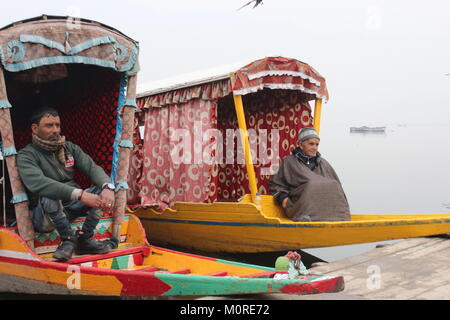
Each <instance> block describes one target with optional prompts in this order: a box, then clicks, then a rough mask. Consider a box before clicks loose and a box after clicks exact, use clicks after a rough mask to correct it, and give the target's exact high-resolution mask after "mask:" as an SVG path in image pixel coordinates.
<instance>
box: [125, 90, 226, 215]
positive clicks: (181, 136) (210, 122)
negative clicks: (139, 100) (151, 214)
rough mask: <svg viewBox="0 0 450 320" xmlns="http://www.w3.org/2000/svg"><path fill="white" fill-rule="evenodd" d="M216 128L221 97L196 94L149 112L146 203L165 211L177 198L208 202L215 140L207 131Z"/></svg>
mask: <svg viewBox="0 0 450 320" xmlns="http://www.w3.org/2000/svg"><path fill="white" fill-rule="evenodd" d="M216 127H217V100H202V99H193V100H190V101H188V102H186V103H181V104H172V105H168V106H165V107H163V108H158V107H154V108H149V109H147V110H146V111H145V138H144V141H145V144H144V147H143V159H142V178H141V180H140V182H139V184H140V188H141V189H140V197H141V204H142V205H143V206H155V207H157V208H159V209H160V210H164V209H165V208H167V207H171V206H173V204H174V203H175V202H176V201H189V202H205V201H209V199H210V197H211V196H210V193H211V190H210V185H211V179H212V170H213V166H212V161H211V160H212V158H213V157H214V151H213V150H212V148H211V145H212V142H214V139H213V138H207V139H206V138H204V137H203V133H205V132H207V131H208V130H210V129H215V128H216ZM205 160H207V161H205ZM208 160H209V161H208ZM133 161H135V160H132V163H133ZM213 192H214V190H213Z"/></svg>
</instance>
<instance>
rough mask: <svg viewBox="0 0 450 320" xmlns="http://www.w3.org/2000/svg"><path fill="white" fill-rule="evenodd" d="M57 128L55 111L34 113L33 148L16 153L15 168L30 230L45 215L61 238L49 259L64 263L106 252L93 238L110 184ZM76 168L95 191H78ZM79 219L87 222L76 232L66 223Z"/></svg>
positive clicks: (110, 197)
mask: <svg viewBox="0 0 450 320" xmlns="http://www.w3.org/2000/svg"><path fill="white" fill-rule="evenodd" d="M60 125H61V122H60V118H59V114H58V112H57V111H56V110H54V109H50V108H44V109H40V110H38V111H37V112H35V113H34V114H33V116H32V119H31V130H32V143H31V144H29V145H27V146H26V147H25V148H23V149H22V150H20V152H19V153H18V156H17V165H18V168H19V173H20V177H21V179H22V181H23V183H24V185H25V187H26V189H27V194H28V197H29V204H30V213H31V217H32V220H33V224H34V225H35V228H37V229H39V228H40V227H41V226H37V225H36V221H38V218H39V217H41V218H40V219H41V221H42V220H45V219H42V217H44V218H45V215H46V216H47V217H48V218H50V221H51V222H52V223H53V225H54V228H56V230H57V231H58V233H59V235H60V237H61V244H60V245H59V247H58V249H57V250H56V251H55V252H54V254H53V257H54V258H55V259H57V260H59V261H66V260H68V259H70V257H71V256H72V253H73V252H74V251H75V250H76V252H77V253H78V254H98V253H106V252H108V251H110V250H111V245H110V244H107V243H106V242H101V241H95V240H93V239H92V236H93V234H94V230H95V227H96V226H97V224H98V222H99V221H100V217H101V215H103V212H102V211H109V210H111V209H112V208H113V205H114V185H113V184H111V183H109V182H110V178H109V177H108V175H107V174H106V173H105V172H104V170H103V169H102V168H101V167H100V166H98V165H96V164H95V163H94V161H93V160H92V158H91V157H89V156H88V155H87V154H85V153H84V152H83V151H82V150H81V148H80V147H79V146H77V145H75V144H73V143H71V142H69V141H66V140H65V137H64V136H61V135H60V133H61V128H60ZM75 168H76V169H78V170H80V171H81V172H82V173H84V174H85V175H87V176H88V177H89V178H90V179H91V181H92V182H93V183H94V185H95V186H94V187H91V188H89V189H87V190H82V189H80V187H79V186H78V185H77V184H76V183H75V182H74V180H73V175H74V169H75ZM63 207H64V210H63ZM98 209H99V210H98ZM64 211H67V213H68V215H69V216H67V215H66V213H65V212H64ZM80 216H87V217H86V220H85V222H84V223H83V226H82V229H81V230H80V231H78V232H77V233H75V231H74V230H73V229H72V228H71V225H70V223H69V220H70V221H71V220H74V219H76V218H78V217H80ZM37 231H38V232H43V231H42V230H37ZM44 232H48V230H47V231H44Z"/></svg>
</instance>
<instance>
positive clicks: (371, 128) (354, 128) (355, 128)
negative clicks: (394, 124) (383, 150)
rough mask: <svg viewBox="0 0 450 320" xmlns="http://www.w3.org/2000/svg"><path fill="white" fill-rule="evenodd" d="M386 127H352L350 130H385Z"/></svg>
mask: <svg viewBox="0 0 450 320" xmlns="http://www.w3.org/2000/svg"><path fill="white" fill-rule="evenodd" d="M385 130H386V127H367V126H362V127H350V132H384V131H385Z"/></svg>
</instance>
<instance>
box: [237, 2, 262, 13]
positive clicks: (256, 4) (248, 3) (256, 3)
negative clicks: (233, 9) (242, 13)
mask: <svg viewBox="0 0 450 320" xmlns="http://www.w3.org/2000/svg"><path fill="white" fill-rule="evenodd" d="M252 2H254V3H255V5H254V6H253V9H254V8H256V7H257V6H259V5H260V4H263V3H262V2H263V0H252V1H250V2H247V3H246V4H244V5H243V6H242V7H240V8H239V9H238V11H239V10H241V9H242V8H244V7H246V6H248V5H250V4H251V3H252Z"/></svg>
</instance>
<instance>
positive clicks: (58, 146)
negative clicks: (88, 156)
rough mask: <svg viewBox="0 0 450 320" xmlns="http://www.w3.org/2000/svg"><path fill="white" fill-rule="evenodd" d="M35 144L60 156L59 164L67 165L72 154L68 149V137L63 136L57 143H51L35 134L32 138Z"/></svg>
mask: <svg viewBox="0 0 450 320" xmlns="http://www.w3.org/2000/svg"><path fill="white" fill-rule="evenodd" d="M32 140H33V143H34V144H35V145H37V146H38V147H40V148H42V149H44V150H46V151H50V152H56V153H57V156H58V160H59V162H61V163H62V164H65V163H66V161H67V159H68V157H69V155H70V152H69V150H68V149H67V146H66V137H65V136H61V137H60V138H59V140H57V141H50V140H44V139H41V138H39V137H38V136H37V135H35V134H33V136H32Z"/></svg>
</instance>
